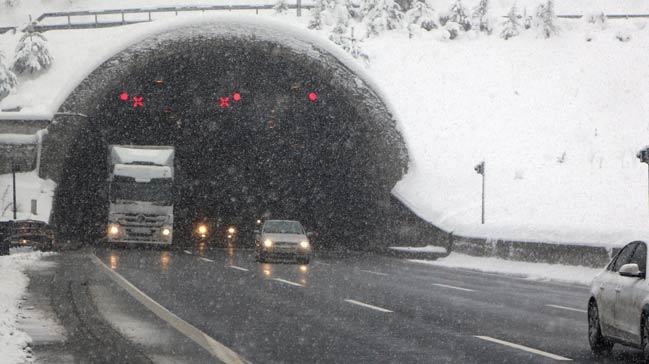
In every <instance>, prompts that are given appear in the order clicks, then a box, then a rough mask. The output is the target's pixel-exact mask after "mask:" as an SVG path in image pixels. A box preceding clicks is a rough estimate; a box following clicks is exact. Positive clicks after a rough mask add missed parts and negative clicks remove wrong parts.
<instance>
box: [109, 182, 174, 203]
mask: <svg viewBox="0 0 649 364" xmlns="http://www.w3.org/2000/svg"><path fill="white" fill-rule="evenodd" d="M172 184H173V182H172V179H171V178H153V179H151V181H150V182H135V179H133V178H131V177H123V176H115V179H114V180H113V182H112V183H111V186H110V202H119V201H146V202H153V203H156V204H160V205H171V203H172V200H171V196H172V190H171V188H172Z"/></svg>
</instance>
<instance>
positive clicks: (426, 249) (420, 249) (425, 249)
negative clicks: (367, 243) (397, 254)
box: [390, 245, 446, 254]
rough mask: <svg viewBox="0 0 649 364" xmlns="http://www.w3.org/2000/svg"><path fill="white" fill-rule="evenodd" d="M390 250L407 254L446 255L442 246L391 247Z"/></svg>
mask: <svg viewBox="0 0 649 364" xmlns="http://www.w3.org/2000/svg"><path fill="white" fill-rule="evenodd" d="M390 249H393V250H397V251H401V252H407V253H440V254H446V248H444V247H442V246H433V245H426V246H391V247H390Z"/></svg>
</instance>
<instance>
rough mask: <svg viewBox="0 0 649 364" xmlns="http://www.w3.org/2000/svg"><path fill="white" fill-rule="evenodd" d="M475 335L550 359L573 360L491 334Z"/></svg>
mask: <svg viewBox="0 0 649 364" xmlns="http://www.w3.org/2000/svg"><path fill="white" fill-rule="evenodd" d="M475 337H477V338H478V339H482V340H486V341H491V342H493V343H496V344H500V345H505V346H509V347H510V348H514V349H519V350H523V351H527V352H528V353H532V354H537V355H541V356H544V357H546V358H550V359H554V360H560V361H572V359H570V358H566V357H563V356H560V355H556V354H552V353H548V352H545V351H541V350H537V349H534V348H530V347H528V346H524V345H519V344H514V343H510V342H509V341H504V340H498V339H494V338H493V337H489V336H478V335H476V336H475Z"/></svg>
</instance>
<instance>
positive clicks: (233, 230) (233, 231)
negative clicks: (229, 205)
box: [228, 226, 237, 235]
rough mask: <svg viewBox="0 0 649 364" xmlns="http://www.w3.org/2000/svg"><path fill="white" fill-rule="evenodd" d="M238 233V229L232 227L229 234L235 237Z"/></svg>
mask: <svg viewBox="0 0 649 364" xmlns="http://www.w3.org/2000/svg"><path fill="white" fill-rule="evenodd" d="M236 232H237V229H235V228H234V227H232V226H230V227H229V228H228V234H230V235H234V233H236Z"/></svg>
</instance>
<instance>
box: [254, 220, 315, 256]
mask: <svg viewBox="0 0 649 364" xmlns="http://www.w3.org/2000/svg"><path fill="white" fill-rule="evenodd" d="M256 235H257V237H256V239H255V240H256V241H255V248H256V250H257V260H258V261H260V262H265V261H267V260H268V259H269V258H294V259H296V260H297V261H298V262H299V263H302V264H308V263H309V260H310V259H311V243H310V242H309V238H308V237H307V234H306V232H305V231H304V228H303V227H302V224H300V223H299V222H297V221H292V220H267V221H266V222H264V225H263V226H262V227H261V230H260V231H256Z"/></svg>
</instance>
